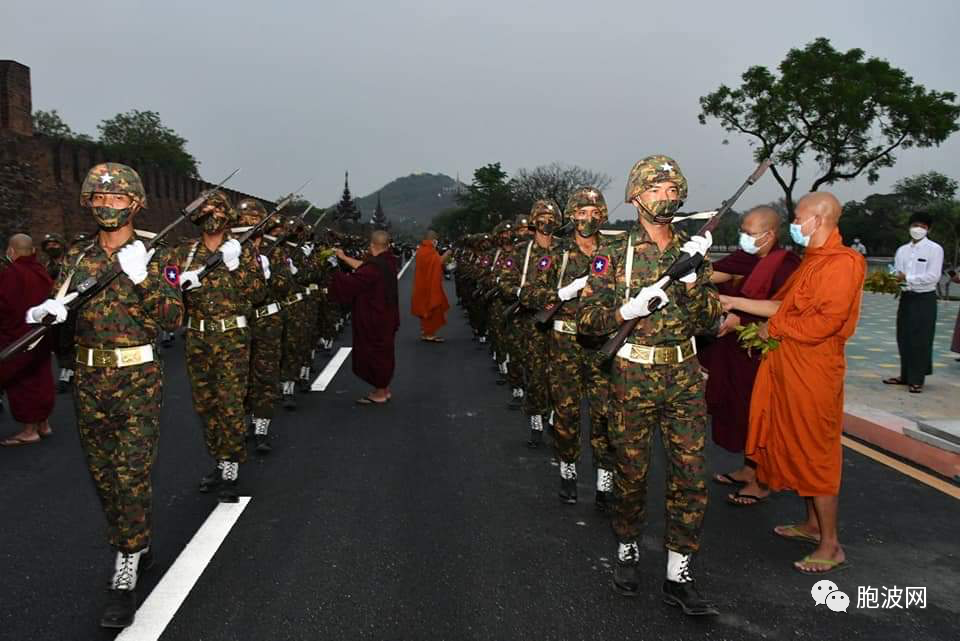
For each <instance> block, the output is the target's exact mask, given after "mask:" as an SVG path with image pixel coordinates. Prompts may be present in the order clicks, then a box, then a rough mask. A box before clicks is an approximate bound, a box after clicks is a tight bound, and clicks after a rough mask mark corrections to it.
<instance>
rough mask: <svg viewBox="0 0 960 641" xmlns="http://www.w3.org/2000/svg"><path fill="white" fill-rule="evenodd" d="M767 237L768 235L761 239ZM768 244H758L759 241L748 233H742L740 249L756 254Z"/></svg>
mask: <svg viewBox="0 0 960 641" xmlns="http://www.w3.org/2000/svg"><path fill="white" fill-rule="evenodd" d="M764 236H766V234H765V233H764V234H761V236H760V237H761V238H762V237H764ZM766 244H767V241H763V242H762V243H759V244H758V243H757V239H756V238H754V237H753V236H751V235H750V234H748V233H747V232H743V231H742V232H740V249H742V250H743V251H745V252H747V253H748V254H751V255H752V254H756V253H757V252H759V251H760V249H762V248H763V246H764V245H766Z"/></svg>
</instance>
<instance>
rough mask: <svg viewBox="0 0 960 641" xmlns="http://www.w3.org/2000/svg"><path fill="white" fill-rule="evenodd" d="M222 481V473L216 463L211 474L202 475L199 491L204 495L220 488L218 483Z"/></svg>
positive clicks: (219, 465)
mask: <svg viewBox="0 0 960 641" xmlns="http://www.w3.org/2000/svg"><path fill="white" fill-rule="evenodd" d="M222 479H223V472H222V471H221V464H220V463H219V462H218V463H217V465H216V467H214V468H213V471H212V472H209V473H207V474H204V475H203V476H202V477H200V491H201V492H203V493H204V494H206V493H207V492H209V491H211V490H214V489H216V488H218V487H220V481H221V480H222Z"/></svg>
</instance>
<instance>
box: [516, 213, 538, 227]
mask: <svg viewBox="0 0 960 641" xmlns="http://www.w3.org/2000/svg"><path fill="white" fill-rule="evenodd" d="M530 221H531V217H530V216H528V215H527V214H517V219H516V220H515V221H513V227H514V229H516V230H517V231H520V230H522V229H530V228H531V227H532V226H533V225H532V223H531V222H530Z"/></svg>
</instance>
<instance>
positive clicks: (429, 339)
mask: <svg viewBox="0 0 960 641" xmlns="http://www.w3.org/2000/svg"><path fill="white" fill-rule="evenodd" d="M420 340H422V341H423V342H424V343H442V342H443V339H442V338H440V337H439V336H433V337H427V336H421V337H420Z"/></svg>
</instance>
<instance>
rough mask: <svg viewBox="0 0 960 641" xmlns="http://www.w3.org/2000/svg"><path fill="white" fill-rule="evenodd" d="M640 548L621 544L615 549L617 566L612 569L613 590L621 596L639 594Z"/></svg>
mask: <svg viewBox="0 0 960 641" xmlns="http://www.w3.org/2000/svg"><path fill="white" fill-rule="evenodd" d="M639 566H640V548H639V547H637V544H636V543H635V542H633V543H621V544H620V545H619V546H618V547H617V565H616V567H614V569H613V589H614V591H615V592H617V593H618V594H621V595H623V596H630V597H633V596H637V595H638V594H639V593H640V570H639Z"/></svg>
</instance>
